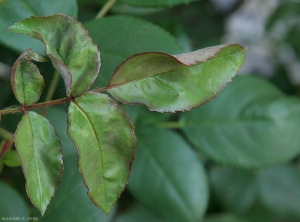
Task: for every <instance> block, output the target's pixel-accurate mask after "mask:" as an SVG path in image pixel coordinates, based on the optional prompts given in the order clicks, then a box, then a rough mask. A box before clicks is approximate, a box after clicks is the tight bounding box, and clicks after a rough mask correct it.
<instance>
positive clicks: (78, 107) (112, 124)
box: [68, 92, 136, 214]
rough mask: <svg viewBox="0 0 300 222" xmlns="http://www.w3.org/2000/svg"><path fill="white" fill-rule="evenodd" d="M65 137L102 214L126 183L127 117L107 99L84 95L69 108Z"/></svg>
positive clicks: (129, 153) (129, 158) (130, 146)
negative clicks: (68, 140)
mask: <svg viewBox="0 0 300 222" xmlns="http://www.w3.org/2000/svg"><path fill="white" fill-rule="evenodd" d="M68 135H69V137H70V138H71V139H72V141H73V142H74V144H75V145H76V147H77V149H78V153H79V159H78V165H79V169H80V172H81V175H82V178H83V180H84V182H85V185H86V187H87V188H88V195H89V197H90V199H91V200H92V201H93V202H94V203H95V204H96V205H97V206H99V207H100V208H101V209H102V210H103V211H104V212H105V213H106V214H108V213H109V212H110V210H111V209H112V207H113V205H114V203H115V202H116V200H117V199H118V198H119V196H120V194H121V192H122V191H123V189H124V187H125V184H126V183H127V181H128V178H129V175H130V171H131V165H132V162H133V159H134V155H135V142H136V138H135V134H134V131H133V126H132V124H131V122H130V119H129V115H128V114H127V113H125V111H124V110H123V109H122V107H120V106H119V105H118V104H117V103H116V102H115V101H114V100H112V99H110V98H109V97H108V96H107V95H104V94H100V93H93V92H87V93H85V94H84V95H82V96H80V97H77V98H75V99H74V100H73V101H71V104H70V106H69V116H68Z"/></svg>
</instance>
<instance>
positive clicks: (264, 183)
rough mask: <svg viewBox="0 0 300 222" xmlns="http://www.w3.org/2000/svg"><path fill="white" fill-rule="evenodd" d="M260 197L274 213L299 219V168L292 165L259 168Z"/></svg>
mask: <svg viewBox="0 0 300 222" xmlns="http://www.w3.org/2000/svg"><path fill="white" fill-rule="evenodd" d="M258 181H259V185H260V199H261V201H262V203H263V204H264V205H265V206H266V207H267V208H268V209H269V210H271V212H272V213H273V214H274V215H278V216H281V217H283V218H290V219H293V220H295V221H298V220H300V210H299V209H300V190H299V187H300V170H299V169H296V167H294V166H292V165H285V166H277V167H273V168H269V169H265V170H261V171H260V172H259V174H258Z"/></svg>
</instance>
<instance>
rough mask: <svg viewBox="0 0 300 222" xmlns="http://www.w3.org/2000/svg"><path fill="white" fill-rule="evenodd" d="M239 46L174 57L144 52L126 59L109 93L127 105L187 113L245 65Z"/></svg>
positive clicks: (221, 86) (222, 46)
mask: <svg viewBox="0 0 300 222" xmlns="http://www.w3.org/2000/svg"><path fill="white" fill-rule="evenodd" d="M245 52H246V51H245V49H244V48H243V47H242V46H240V45H237V44H236V45H221V46H215V47H209V48H205V49H202V50H197V51H194V52H190V53H184V54H180V55H176V56H171V55H168V54H164V53H156V52H149V53H141V54H137V55H134V56H132V57H130V58H128V59H127V60H125V61H124V62H123V63H122V64H121V65H120V66H119V67H118V68H117V69H116V71H115V73H114V75H113V77H112V78H111V80H110V82H109V86H110V87H111V89H109V90H108V92H109V93H110V94H111V95H112V96H113V97H115V98H116V99H117V100H118V101H120V102H122V103H125V104H133V103H141V104H145V105H146V106H147V107H148V108H149V109H150V110H153V111H158V112H175V111H186V110H190V109H192V108H194V107H197V106H200V105H201V104H203V103H205V102H207V101H209V100H211V99H212V98H213V97H215V96H216V95H217V94H218V93H219V91H220V90H221V89H222V88H223V87H224V86H225V85H226V84H227V83H228V82H230V81H231V78H232V77H234V76H235V74H236V73H237V71H238V70H239V69H240V68H241V66H242V64H243V62H244V56H245Z"/></svg>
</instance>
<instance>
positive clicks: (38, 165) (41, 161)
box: [15, 111, 63, 215]
mask: <svg viewBox="0 0 300 222" xmlns="http://www.w3.org/2000/svg"><path fill="white" fill-rule="evenodd" d="M15 144H16V149H17V152H18V154H19V158H20V160H21V164H22V169H23V172H24V176H25V179H26V190H27V195H28V197H29V198H30V200H31V202H32V203H33V204H34V205H35V206H36V207H37V208H38V209H39V211H40V212H41V214H42V215H43V214H44V213H45V211H46V208H47V206H48V204H49V203H50V200H51V198H52V197H53V196H54V192H55V189H56V188H57V186H58V184H59V182H60V180H61V175H62V171H63V163H62V152H61V145H60V142H59V139H58V137H57V135H56V133H55V131H54V129H53V127H52V126H51V125H50V123H49V121H48V120H47V119H46V118H45V117H43V116H41V115H39V114H37V113H35V112H31V111H30V112H27V113H26V114H25V115H24V116H23V118H22V120H21V121H20V123H19V125H18V128H17V131H16V133H15Z"/></svg>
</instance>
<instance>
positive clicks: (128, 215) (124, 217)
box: [114, 203, 168, 222]
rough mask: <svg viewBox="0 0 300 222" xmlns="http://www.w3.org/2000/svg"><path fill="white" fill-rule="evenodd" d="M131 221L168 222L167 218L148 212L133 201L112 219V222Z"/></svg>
mask: <svg viewBox="0 0 300 222" xmlns="http://www.w3.org/2000/svg"><path fill="white" fill-rule="evenodd" d="M133 221H143V222H154V221H155V222H168V221H167V220H164V219H161V218H158V217H157V216H156V215H154V214H152V213H151V212H148V211H147V210H146V209H145V208H143V207H142V206H141V205H139V204H138V203H134V204H133V206H130V208H129V209H127V210H125V211H122V212H121V213H119V214H118V215H117V217H116V219H115V220H114V222H133Z"/></svg>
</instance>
